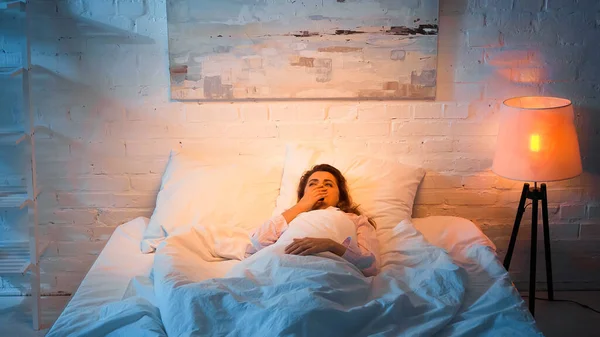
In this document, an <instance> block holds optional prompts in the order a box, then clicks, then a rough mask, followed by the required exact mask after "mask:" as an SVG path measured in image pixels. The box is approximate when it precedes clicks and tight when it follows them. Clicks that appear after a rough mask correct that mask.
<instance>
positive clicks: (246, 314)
mask: <svg viewBox="0 0 600 337" xmlns="http://www.w3.org/2000/svg"><path fill="white" fill-rule="evenodd" d="M333 212H336V213H333ZM339 214H342V213H341V212H339V211H336V210H335V209H329V210H323V211H313V212H309V213H305V214H304V215H303V216H301V217H299V218H297V219H295V220H294V221H292V222H291V223H290V229H288V231H286V233H288V234H284V235H285V236H282V239H281V240H280V241H279V242H278V243H276V244H274V245H272V246H269V247H267V248H265V249H263V250H261V251H259V252H258V253H256V254H254V255H253V256H251V257H249V258H247V259H245V260H243V261H242V262H240V263H238V264H236V265H235V266H234V267H233V268H231V270H230V271H229V272H228V273H227V274H226V275H212V276H213V277H216V278H210V279H207V276H208V277H210V274H209V275H207V273H206V270H202V269H204V268H210V264H211V263H214V262H209V261H207V260H206V259H205V258H203V256H206V255H207V251H206V250H207V249H206V247H205V246H204V244H205V243H206V242H205V240H203V238H202V235H199V232H197V231H195V230H193V231H191V232H189V233H181V234H179V235H175V236H172V237H169V238H168V239H167V240H166V241H165V242H163V243H162V244H161V246H160V247H159V249H158V250H157V252H156V257H155V264H154V287H155V292H156V301H157V304H158V307H159V309H160V314H161V318H162V322H163V325H164V328H165V330H166V332H167V334H168V335H169V336H372V335H375V336H398V335H406V336H417V335H418V336H430V335H434V334H435V333H436V332H439V331H440V330H441V329H442V328H443V327H444V326H446V325H447V324H448V323H449V322H450V321H451V320H452V318H453V317H454V316H455V314H456V313H457V311H458V309H459V308H460V306H461V303H462V299H463V296H464V289H465V288H464V282H465V277H466V274H465V273H464V271H463V270H461V269H460V268H459V267H457V266H456V265H455V264H454V263H453V262H452V260H451V259H450V258H449V256H448V255H447V253H446V252H445V251H444V250H443V249H441V248H438V247H435V246H433V245H430V244H428V243H427V242H426V241H425V240H424V239H423V237H422V236H421V235H420V234H419V232H417V231H416V230H415V229H414V228H413V226H412V225H411V224H410V222H402V223H400V224H399V225H398V226H397V227H396V228H395V229H393V230H390V231H389V242H387V243H386V244H387V247H388V248H389V247H393V249H386V254H385V255H382V257H381V264H382V268H381V271H380V273H379V274H378V275H377V276H375V277H368V278H367V277H364V276H363V275H362V273H361V272H360V271H359V270H358V269H357V268H356V267H354V266H353V265H352V264H350V263H348V262H347V261H345V260H344V259H342V258H340V257H338V256H336V255H334V254H331V253H321V254H319V255H316V256H293V255H286V254H284V253H283V248H284V247H285V245H287V243H289V242H290V241H291V239H293V238H294V237H304V236H311V237H313V236H318V237H327V236H328V235H331V236H332V237H333V238H336V239H339V237H343V236H345V235H347V227H346V225H347V223H344V222H343V219H346V220H347V218H346V217H344V216H342V217H339V216H338V215H339ZM296 220H298V221H296ZM332 221H333V222H337V223H332ZM315 224H323V226H316V225H315Z"/></svg>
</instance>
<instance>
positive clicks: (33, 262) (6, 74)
mask: <svg viewBox="0 0 600 337" xmlns="http://www.w3.org/2000/svg"><path fill="white" fill-rule="evenodd" d="M0 11H10V12H14V13H17V14H18V15H20V16H21V18H22V19H23V27H24V32H23V36H24V37H25V43H24V44H23V51H22V56H23V57H22V59H23V62H22V63H23V64H22V65H21V66H20V67H10V68H8V67H4V68H0V80H5V79H6V78H8V79H10V78H16V77H18V76H21V80H22V92H23V102H22V111H23V115H24V117H25V121H26V122H25V127H24V131H21V130H2V129H0V144H1V145H2V146H19V147H21V146H23V147H24V146H26V145H25V144H24V143H28V145H29V156H30V161H29V163H30V165H28V166H29V167H28V172H27V174H26V175H25V176H26V178H27V179H26V181H27V186H23V187H0V208H21V209H23V208H25V207H27V210H28V220H29V221H28V222H29V233H28V234H29V238H28V241H0V276H10V275H18V274H21V275H24V274H25V273H27V272H29V274H30V280H31V296H32V297H33V307H32V319H33V328H34V329H35V330H39V329H40V325H41V318H42V316H41V306H40V300H41V299H40V266H39V259H40V256H41V254H42V253H43V251H44V247H43V246H42V245H40V240H39V231H38V222H39V221H38V204H37V197H38V196H39V193H40V191H39V188H38V186H37V179H36V176H37V172H36V160H35V126H34V115H33V109H32V104H31V102H32V99H31V81H30V72H31V69H32V66H31V53H30V51H31V46H30V40H29V29H30V26H29V25H30V19H29V17H28V13H27V1H24V0H21V1H6V0H0Z"/></svg>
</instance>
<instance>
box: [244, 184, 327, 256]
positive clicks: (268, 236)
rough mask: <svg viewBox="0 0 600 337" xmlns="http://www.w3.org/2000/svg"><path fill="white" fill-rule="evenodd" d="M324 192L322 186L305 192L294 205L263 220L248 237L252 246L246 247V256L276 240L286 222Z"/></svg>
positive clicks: (305, 208)
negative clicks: (279, 213)
mask: <svg viewBox="0 0 600 337" xmlns="http://www.w3.org/2000/svg"><path fill="white" fill-rule="evenodd" d="M325 192H326V191H325V190H324V189H322V188H319V189H314V190H312V191H310V192H309V193H306V194H305V195H304V197H302V199H300V201H298V203H297V204H296V205H294V206H292V207H291V208H290V209H288V210H286V211H285V212H283V213H282V214H281V215H277V216H274V217H272V218H271V219H269V220H267V221H265V222H264V223H263V224H262V226H260V227H259V228H258V229H257V230H256V231H254V233H252V235H251V237H250V241H251V242H252V246H249V247H248V248H247V249H246V256H248V255H251V254H254V253H256V252H257V251H259V250H261V249H263V248H265V247H267V246H270V245H272V244H274V243H275V242H277V240H278V239H279V237H280V236H281V234H282V233H283V232H285V230H286V229H287V228H288V224H289V223H290V222H292V220H294V219H295V218H296V217H297V216H298V215H299V214H300V213H303V212H308V211H310V210H311V209H312V207H313V206H314V204H315V203H316V202H317V201H319V199H320V198H322V197H323V196H324V193H325Z"/></svg>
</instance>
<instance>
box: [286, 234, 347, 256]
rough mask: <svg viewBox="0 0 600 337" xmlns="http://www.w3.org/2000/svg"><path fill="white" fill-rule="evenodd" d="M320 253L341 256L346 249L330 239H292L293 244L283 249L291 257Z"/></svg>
mask: <svg viewBox="0 0 600 337" xmlns="http://www.w3.org/2000/svg"><path fill="white" fill-rule="evenodd" d="M322 252H332V253H334V254H336V255H338V256H342V255H344V253H345V252H346V247H344V246H343V245H341V244H339V243H337V242H335V241H333V240H331V239H318V238H302V239H294V242H292V243H291V244H289V245H288V246H287V247H285V253H286V254H292V255H314V254H318V253H322Z"/></svg>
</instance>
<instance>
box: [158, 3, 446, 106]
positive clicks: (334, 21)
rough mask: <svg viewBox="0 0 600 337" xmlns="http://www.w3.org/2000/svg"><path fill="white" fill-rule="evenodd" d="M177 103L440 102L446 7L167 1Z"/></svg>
mask: <svg viewBox="0 0 600 337" xmlns="http://www.w3.org/2000/svg"><path fill="white" fill-rule="evenodd" d="M167 20H168V35H169V72H170V75H171V76H170V77H171V97H172V99H174V100H198V101H222V100H227V101H237V100H241V101H244V100H286V99H434V98H435V91H436V77H437V76H436V67H437V35H438V0H167Z"/></svg>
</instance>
